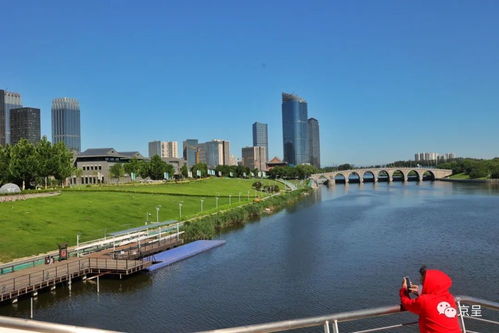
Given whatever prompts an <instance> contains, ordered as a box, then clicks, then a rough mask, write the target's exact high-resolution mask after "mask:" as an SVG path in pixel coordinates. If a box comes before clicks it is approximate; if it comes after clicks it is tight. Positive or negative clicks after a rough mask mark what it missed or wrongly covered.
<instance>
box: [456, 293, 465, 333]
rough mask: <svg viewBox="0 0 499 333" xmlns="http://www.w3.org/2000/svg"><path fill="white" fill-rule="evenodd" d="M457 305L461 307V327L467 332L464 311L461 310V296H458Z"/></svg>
mask: <svg viewBox="0 0 499 333" xmlns="http://www.w3.org/2000/svg"><path fill="white" fill-rule="evenodd" d="M457 307H458V309H459V317H461V319H460V320H459V323H460V324H461V329H462V331H463V333H466V326H465V325H464V317H463V313H462V312H461V298H459V297H458V298H457Z"/></svg>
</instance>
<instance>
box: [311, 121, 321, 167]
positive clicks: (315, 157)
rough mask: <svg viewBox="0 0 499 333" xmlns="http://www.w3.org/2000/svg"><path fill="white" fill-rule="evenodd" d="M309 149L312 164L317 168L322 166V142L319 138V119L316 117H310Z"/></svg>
mask: <svg viewBox="0 0 499 333" xmlns="http://www.w3.org/2000/svg"><path fill="white" fill-rule="evenodd" d="M308 150H309V153H310V164H312V165H313V166H314V167H316V168H320V167H321V144H320V138H319V121H318V120H317V119H315V118H309V119H308Z"/></svg>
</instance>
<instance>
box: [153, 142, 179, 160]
mask: <svg viewBox="0 0 499 333" xmlns="http://www.w3.org/2000/svg"><path fill="white" fill-rule="evenodd" d="M154 155H158V156H159V157H161V158H166V157H174V158H178V143H177V141H151V142H149V157H153V156H154Z"/></svg>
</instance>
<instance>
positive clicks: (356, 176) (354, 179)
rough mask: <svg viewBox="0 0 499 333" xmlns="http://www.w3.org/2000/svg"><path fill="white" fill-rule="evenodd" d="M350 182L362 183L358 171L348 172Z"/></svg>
mask: <svg viewBox="0 0 499 333" xmlns="http://www.w3.org/2000/svg"><path fill="white" fill-rule="evenodd" d="M352 176H353V177H352ZM348 183H362V178H361V177H360V175H359V173H358V172H357V171H351V172H350V173H349V174H348Z"/></svg>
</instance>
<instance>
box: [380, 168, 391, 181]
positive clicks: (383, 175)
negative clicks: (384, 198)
mask: <svg viewBox="0 0 499 333" xmlns="http://www.w3.org/2000/svg"><path fill="white" fill-rule="evenodd" d="M378 182H390V174H389V173H388V171H386V170H379V171H378Z"/></svg>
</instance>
